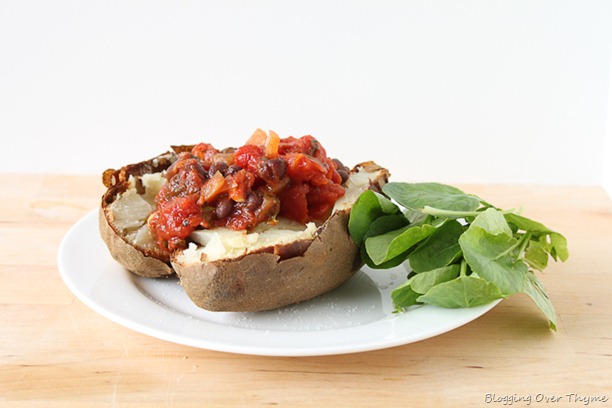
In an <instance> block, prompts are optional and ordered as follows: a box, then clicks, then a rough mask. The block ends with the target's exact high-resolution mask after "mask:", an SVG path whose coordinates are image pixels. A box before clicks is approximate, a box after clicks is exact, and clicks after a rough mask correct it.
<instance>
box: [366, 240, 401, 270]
mask: <svg viewBox="0 0 612 408" xmlns="http://www.w3.org/2000/svg"><path fill="white" fill-rule="evenodd" d="M360 253H361V259H362V260H363V262H365V264H366V265H368V266H369V267H370V268H372V269H391V268H395V267H396V266H398V265H400V264H402V262H404V261H405V260H406V258H407V257H408V251H406V252H404V253H402V254H399V255H398V256H396V257H395V258H393V259H389V260H388V261H386V262H383V263H381V264H379V265H377V264H375V263H374V261H372V259H370V256H369V255H368V252H367V251H366V247H365V245H362V246H361V248H360Z"/></svg>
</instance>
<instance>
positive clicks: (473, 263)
mask: <svg viewBox="0 0 612 408" xmlns="http://www.w3.org/2000/svg"><path fill="white" fill-rule="evenodd" d="M517 244H518V241H517V240H516V239H514V238H513V237H509V236H507V235H505V234H501V235H492V234H489V233H488V232H486V231H485V230H483V229H482V228H480V227H477V226H474V225H471V226H470V227H469V228H468V229H467V231H466V232H464V233H463V235H461V237H459V245H460V246H461V250H462V251H463V256H464V258H465V259H466V261H467V262H468V264H469V265H470V267H471V268H472V270H473V271H474V272H476V273H477V274H478V276H480V277H481V278H483V279H485V280H487V281H489V282H493V283H494V284H495V285H496V286H497V287H498V288H499V289H500V290H501V293H502V294H503V295H504V296H508V295H511V294H513V293H517V292H521V291H522V290H523V287H524V281H525V275H526V274H527V272H528V270H529V269H528V267H527V265H526V264H525V263H524V262H523V261H521V260H517V259H515V258H514V256H513V254H512V253H511V252H512V249H513V248H515V247H516V246H517Z"/></svg>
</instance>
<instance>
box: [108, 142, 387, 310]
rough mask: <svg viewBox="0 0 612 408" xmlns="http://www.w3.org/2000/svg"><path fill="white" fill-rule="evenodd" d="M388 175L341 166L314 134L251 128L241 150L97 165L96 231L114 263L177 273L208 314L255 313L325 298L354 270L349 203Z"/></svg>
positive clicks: (205, 148) (181, 150)
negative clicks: (102, 189) (100, 168)
mask: <svg viewBox="0 0 612 408" xmlns="http://www.w3.org/2000/svg"><path fill="white" fill-rule="evenodd" d="M388 176H389V173H388V172H387V170H386V169H384V168H382V167H380V166H378V165H376V164H375V163H372V162H368V163H362V164H359V165H357V166H355V167H354V168H353V169H352V170H349V169H348V168H347V167H345V166H344V165H343V164H342V163H341V162H339V161H338V160H332V159H331V158H329V157H327V154H326V152H325V149H324V148H323V147H322V146H321V145H320V143H319V142H318V141H317V140H316V139H314V138H313V137H312V136H304V137H302V138H293V137H288V138H284V139H281V138H280V137H278V135H276V134H275V133H274V132H269V133H266V132H263V131H261V130H258V131H256V132H255V133H254V134H253V136H252V137H251V138H250V139H249V140H248V141H247V143H246V144H245V145H244V146H241V147H239V148H229V149H224V150H217V149H215V148H214V147H212V146H211V145H209V144H205V143H200V144H198V145H195V146H176V147H173V148H172V151H170V152H167V153H165V154H162V155H160V156H158V157H156V158H154V159H151V160H148V161H145V162H142V163H138V164H134V165H129V166H125V167H123V168H121V169H119V170H112V169H110V170H107V171H106V172H105V173H104V175H103V182H104V184H105V186H106V187H107V188H108V190H107V191H106V193H105V194H104V196H103V198H102V204H101V208H100V232H101V235H102V238H103V239H104V241H105V242H106V244H107V246H108V248H109V251H110V253H111V254H112V256H113V258H114V259H115V260H117V261H118V262H119V263H120V264H122V265H123V266H124V267H125V268H126V269H128V270H130V271H131V272H133V273H135V274H138V275H141V276H145V277H163V276H167V275H171V274H172V273H174V272H175V273H176V274H177V275H178V277H179V279H180V284H181V285H182V286H183V288H184V289H185V291H186V293H187V295H188V296H189V297H190V298H191V300H192V301H193V302H194V303H195V304H196V305H198V306H199V307H202V308H204V309H207V310H213V311H241V312H253V311H260V310H270V309H275V308H278V307H282V306H285V305H289V304H292V303H296V302H300V301H304V300H308V299H311V298H313V297H316V296H318V295H320V294H322V293H325V292H328V291H330V290H332V289H334V288H335V287H337V286H339V285H340V284H342V283H343V282H344V281H346V280H347V279H348V278H350V277H351V276H352V275H353V274H354V273H355V272H356V271H357V270H358V269H359V268H360V267H361V265H362V262H361V259H360V257H359V253H358V248H357V246H356V245H355V243H354V242H353V241H352V239H351V237H350V235H349V232H348V228H347V223H348V215H349V212H350V209H351V206H352V204H353V203H354V202H355V200H356V199H357V197H358V196H359V194H360V193H361V192H363V191H364V190H366V189H375V190H379V189H380V188H381V187H382V185H383V184H384V183H386V181H387V179H388Z"/></svg>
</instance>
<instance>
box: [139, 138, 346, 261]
mask: <svg viewBox="0 0 612 408" xmlns="http://www.w3.org/2000/svg"><path fill="white" fill-rule="evenodd" d="M348 174H349V172H348V169H347V168H346V167H345V166H344V165H343V164H342V163H341V162H340V161H338V160H336V159H333V160H332V159H330V158H329V157H327V153H326V152H325V149H324V148H323V146H321V144H320V143H319V142H318V141H317V140H316V139H315V138H314V137H312V136H303V137H300V138H295V137H287V138H284V139H281V138H279V137H278V135H277V134H276V133H274V132H272V131H270V132H269V134H266V133H265V132H264V131H262V130H257V131H256V132H255V133H254V134H253V136H251V138H250V139H249V140H248V141H247V143H246V144H245V145H244V146H241V147H239V148H237V149H234V148H230V149H225V150H222V151H220V150H217V149H215V148H214V147H213V146H212V145H210V144H207V143H200V144H198V145H196V146H195V147H193V149H192V150H191V152H183V153H180V154H179V156H178V160H177V161H176V162H174V163H173V164H172V165H171V166H170V167H169V168H168V170H167V172H166V179H167V182H166V183H165V184H164V186H163V187H162V189H161V190H160V192H159V193H158V195H157V196H156V198H155V204H156V206H157V209H156V210H155V211H154V212H153V213H152V214H151V215H150V216H149V219H148V225H149V228H150V230H151V231H152V232H153V234H154V235H155V237H156V239H157V242H158V245H159V246H160V247H161V248H162V249H164V250H166V251H169V252H170V251H173V250H175V249H183V248H185V247H186V246H187V238H188V237H189V234H191V233H192V232H193V231H194V230H196V229H200V228H206V229H211V228H217V227H227V228H231V229H233V230H250V229H252V228H254V227H255V226H257V225H258V224H260V223H262V222H268V221H273V220H275V219H276V218H277V217H278V216H282V217H285V218H288V219H291V220H294V221H297V222H300V223H302V224H306V223H307V222H310V221H315V222H316V221H323V220H325V219H326V218H328V217H329V216H330V214H331V211H332V209H333V207H334V204H335V203H336V201H337V200H338V198H340V197H342V196H343V195H344V188H343V187H342V183H344V182H345V181H346V179H347V178H348Z"/></svg>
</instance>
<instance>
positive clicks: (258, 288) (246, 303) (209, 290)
mask: <svg viewBox="0 0 612 408" xmlns="http://www.w3.org/2000/svg"><path fill="white" fill-rule="evenodd" d="M360 166H363V168H364V169H366V170H367V171H373V170H376V169H378V170H380V171H381V176H379V178H378V179H377V180H375V182H373V183H371V185H370V188H371V189H373V190H380V188H381V187H382V185H383V184H385V183H386V181H387V178H388V176H389V173H388V172H387V171H386V170H385V169H382V168H380V167H379V166H377V165H376V164H374V163H365V164H362V165H360ZM349 212H350V210H348V209H347V210H343V211H338V212H336V213H334V214H333V215H332V216H331V217H330V218H329V219H328V220H327V221H326V222H325V223H324V224H323V225H322V226H321V227H319V229H318V234H317V235H316V236H315V238H314V240H313V241H311V244H310V245H309V246H308V247H307V249H306V250H305V252H303V253H302V254H301V255H297V256H292V257H289V258H286V259H282V258H281V255H280V254H279V252H280V253H282V252H283V251H278V249H276V250H275V251H262V252H258V253H252V254H247V255H245V256H243V257H241V258H237V259H229V260H228V259H226V260H218V261H213V262H202V263H195V264H193V263H192V264H181V263H180V262H178V261H177V257H176V256H174V257H173V258H172V259H171V263H172V266H173V267H174V270H175V271H176V273H177V275H178V276H179V278H180V283H181V285H182V286H183V288H184V289H185V291H186V293H187V295H188V296H189V297H190V298H191V300H192V301H193V302H194V303H195V304H196V305H197V306H199V307H201V308H203V309H206V310H210V311H232V312H257V311H264V310H271V309H276V308H280V307H283V306H287V305H290V304H293V303H298V302H302V301H305V300H309V299H312V298H314V297H316V296H318V295H321V294H323V293H326V292H329V291H330V290H332V289H334V288H336V287H338V286H339V285H340V284H342V283H343V282H345V281H346V280H348V279H349V278H350V277H351V276H353V275H354V274H355V273H356V272H357V271H358V270H359V268H361V266H362V265H363V262H362V260H361V257H360V256H359V249H358V247H357V245H356V244H355V242H354V241H353V239H352V238H351V236H350V234H349V232H348V218H349ZM289 245H291V244H289Z"/></svg>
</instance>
